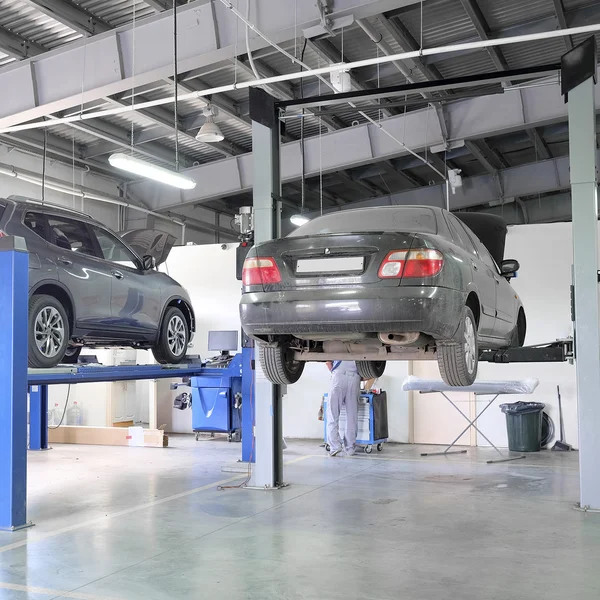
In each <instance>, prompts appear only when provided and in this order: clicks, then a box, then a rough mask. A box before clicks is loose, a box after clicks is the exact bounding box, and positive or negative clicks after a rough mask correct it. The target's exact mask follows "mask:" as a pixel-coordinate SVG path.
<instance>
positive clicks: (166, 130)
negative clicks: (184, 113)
mask: <svg viewBox="0 0 600 600" xmlns="http://www.w3.org/2000/svg"><path fill="white" fill-rule="evenodd" d="M108 100H109V102H110V103H111V104H115V105H117V106H127V105H128V102H125V101H124V100H119V99H117V98H108ZM137 112H138V113H139V114H140V115H142V116H143V117H145V118H146V119H148V120H149V121H152V122H153V123H154V124H155V125H157V127H155V128H152V129H144V130H142V131H139V132H138V133H137V135H136V134H135V133H134V142H135V144H136V145H137V144H147V143H148V142H152V141H154V140H159V139H160V138H163V137H165V136H169V135H175V120H174V117H173V114H172V113H171V112H170V111H168V110H166V109H164V108H160V107H158V106H157V107H155V108H148V109H144V110H140V111H137ZM202 119H203V122H202V124H203V123H204V117H202ZM199 127H201V125H199ZM179 139H184V140H187V141H188V142H194V143H196V144H202V145H203V146H205V147H207V148H210V149H211V150H216V151H217V152H220V153H221V154H222V155H223V156H227V157H230V156H235V155H236V154H242V153H244V152H245V151H246V150H245V149H244V148H242V147H240V146H238V145H237V144H234V143H233V142H227V141H223V142H216V143H214V144H208V143H203V142H198V141H197V140H196V138H195V136H193V135H190V134H189V133H187V131H186V130H185V128H184V127H183V123H182V121H181V120H179Z"/></svg>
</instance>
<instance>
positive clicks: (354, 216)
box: [288, 206, 437, 237]
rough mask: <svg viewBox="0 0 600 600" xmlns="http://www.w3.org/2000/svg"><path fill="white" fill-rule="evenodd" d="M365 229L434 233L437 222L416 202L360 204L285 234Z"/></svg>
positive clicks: (428, 211) (426, 209)
mask: <svg viewBox="0 0 600 600" xmlns="http://www.w3.org/2000/svg"><path fill="white" fill-rule="evenodd" d="M366 231H385V232H395V231H405V232H408V233H433V234H435V233H437V223H436V219H435V213H434V212H433V211H432V210H431V209H430V208H423V207H420V206H418V207H417V206H415V207H413V206H410V207H409V206H406V207H398V206H383V207H374V208H364V209H363V208H361V209H359V210H347V211H341V212H335V213H330V214H328V215H323V216H322V217H317V218H316V219H313V220H312V221H309V222H308V223H307V224H306V225H302V227H298V229H296V230H294V231H292V233H290V234H289V235H288V237H300V236H304V235H326V234H328V233H359V232H366Z"/></svg>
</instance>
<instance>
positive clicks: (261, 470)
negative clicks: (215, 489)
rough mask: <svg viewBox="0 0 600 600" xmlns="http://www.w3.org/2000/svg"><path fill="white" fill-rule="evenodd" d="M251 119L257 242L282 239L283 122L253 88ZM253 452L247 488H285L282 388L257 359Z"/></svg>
mask: <svg viewBox="0 0 600 600" xmlns="http://www.w3.org/2000/svg"><path fill="white" fill-rule="evenodd" d="M250 117H251V119H252V156H253V162H254V169H253V174H254V178H253V203H254V241H255V243H257V244H259V243H260V242H265V241H268V240H272V239H276V238H278V237H279V236H280V228H281V204H280V201H279V198H280V192H281V178H280V173H279V141H280V135H279V119H278V118H277V114H276V111H275V107H274V98H272V97H271V96H270V95H269V94H267V93H266V92H264V91H263V90H261V89H259V88H250ZM256 359H257V360H256V361H255V362H256V372H255V374H256V381H255V390H256V398H255V399H254V402H255V411H254V414H255V440H256V442H255V445H256V448H255V451H256V464H255V466H254V469H253V472H252V478H251V480H250V482H249V487H258V488H266V489H272V488H277V487H279V486H280V485H282V484H283V447H282V442H283V431H282V420H281V410H282V406H281V388H280V386H278V385H273V384H272V383H270V382H269V381H268V380H267V379H266V378H265V376H264V374H263V372H262V370H261V368H260V363H259V361H258V356H256Z"/></svg>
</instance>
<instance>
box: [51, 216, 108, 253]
mask: <svg viewBox="0 0 600 600" xmlns="http://www.w3.org/2000/svg"><path fill="white" fill-rule="evenodd" d="M45 216H46V219H47V222H48V236H49V240H48V241H50V243H52V244H54V245H55V246H58V247H59V248H62V249H64V250H70V251H71V252H77V253H79V254H85V255H87V256H95V257H98V253H97V252H96V247H95V246H94V241H93V239H92V236H91V235H90V232H89V230H88V227H87V225H86V224H85V223H83V222H81V221H76V220H75V219H66V218H63V217H56V216H54V215H45Z"/></svg>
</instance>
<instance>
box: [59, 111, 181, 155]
mask: <svg viewBox="0 0 600 600" xmlns="http://www.w3.org/2000/svg"><path fill="white" fill-rule="evenodd" d="M71 126H72V127H73V128H74V129H77V130H79V131H83V132H84V133H87V134H90V135H93V136H95V137H97V138H98V139H100V140H103V141H104V143H100V144H91V145H89V146H87V147H86V148H85V150H84V151H83V155H84V157H86V158H93V157H95V156H101V155H103V154H110V153H111V152H118V151H119V150H122V149H125V150H131V134H130V133H128V132H126V131H125V130H124V129H122V128H121V127H118V126H116V125H112V124H110V123H106V122H103V123H102V128H101V129H99V128H97V127H93V126H92V125H89V124H87V123H86V124H81V123H71ZM133 150H134V152H136V153H138V154H141V155H143V156H146V157H148V158H151V159H158V160H160V161H161V162H164V163H166V164H168V165H170V166H172V165H174V164H175V151H174V150H171V149H170V148H166V147H165V146H162V145H160V144H157V143H155V142H149V143H147V144H142V145H139V146H134V148H133ZM181 163H182V166H189V165H190V164H191V161H190V160H189V159H187V158H185V157H184V158H183V160H182V161H181Z"/></svg>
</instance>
